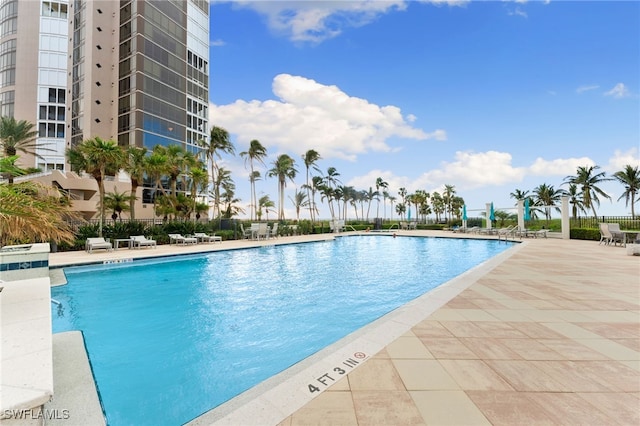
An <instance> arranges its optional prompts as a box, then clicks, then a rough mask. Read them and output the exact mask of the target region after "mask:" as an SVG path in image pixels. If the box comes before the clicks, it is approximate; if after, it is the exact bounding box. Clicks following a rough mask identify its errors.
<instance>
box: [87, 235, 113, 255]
mask: <svg viewBox="0 0 640 426" xmlns="http://www.w3.org/2000/svg"><path fill="white" fill-rule="evenodd" d="M94 249H105V250H107V251H111V250H113V245H112V244H111V243H110V242H109V241H106V240H105V239H104V238H102V237H99V238H87V241H86V243H85V250H87V251H88V252H89V253H92V252H93V250H94Z"/></svg>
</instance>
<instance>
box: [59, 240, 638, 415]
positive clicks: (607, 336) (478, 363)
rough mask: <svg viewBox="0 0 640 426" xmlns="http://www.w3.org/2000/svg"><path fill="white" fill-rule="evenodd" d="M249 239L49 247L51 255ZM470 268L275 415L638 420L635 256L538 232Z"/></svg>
mask: <svg viewBox="0 0 640 426" xmlns="http://www.w3.org/2000/svg"><path fill="white" fill-rule="evenodd" d="M404 233H407V232H406V231H405V232H403V234H404ZM408 233H409V234H412V235H431V236H443V235H446V236H450V237H460V236H461V235H458V234H453V233H446V234H443V233H442V232H419V231H410V232H408ZM462 236H464V235H462ZM311 239H313V238H312V237H295V238H284V239H283V238H281V239H279V240H278V241H277V242H278V243H284V242H293V241H307V240H311ZM273 242H274V241H267V242H260V243H259V244H272V243H273ZM254 244H255V242H246V241H244V242H239V241H225V242H224V243H223V244H210V245H207V246H205V245H198V246H193V247H178V248H176V247H167V246H163V247H159V248H158V249H142V250H126V249H125V250H118V251H114V252H108V253H94V254H91V255H88V254H86V253H84V252H80V253H73V254H71V253H56V254H52V255H51V259H50V261H51V264H52V265H62V264H69V263H84V262H87V261H91V262H95V261H98V262H102V261H103V260H110V261H113V260H118V259H122V260H127V259H128V258H132V257H140V256H150V255H167V254H170V253H173V254H175V253H176V252H187V251H189V252H190V251H194V252H195V251H202V250H217V249H230V248H242V247H247V246H249V245H254ZM470 279H472V280H473V282H472V283H471V285H470V286H469V287H467V288H466V289H465V290H463V291H462V292H461V293H459V294H458V295H457V296H455V297H454V298H453V299H451V300H449V301H448V303H446V304H445V305H444V306H442V307H440V308H439V309H437V310H436V311H435V312H433V313H432V314H430V315H428V316H427V317H426V318H422V319H419V320H418V321H417V322H416V324H415V325H414V326H413V327H412V328H410V331H408V332H406V333H404V334H403V335H401V337H399V338H397V339H395V340H393V339H392V341H391V340H390V343H389V344H388V346H386V347H385V348H384V349H383V350H382V351H380V352H378V353H377V354H375V355H374V356H373V357H371V358H370V359H368V360H367V361H366V362H364V363H363V364H362V365H361V366H359V367H358V368H356V369H355V370H353V372H351V373H350V374H348V375H346V376H343V377H344V378H343V379H342V380H340V381H337V382H335V384H333V385H332V386H330V387H328V388H327V390H326V391H324V392H322V393H320V394H319V395H318V396H317V397H316V398H314V399H312V400H311V401H310V402H308V403H307V404H306V405H303V406H302V408H299V409H297V411H295V412H293V411H291V412H289V413H288V414H287V415H288V417H286V418H285V419H284V420H282V421H281V423H279V424H280V425H282V426H299V425H340V426H343V425H345V426H346V425H359V426H363V425H425V424H426V425H447V424H449V425H482V424H494V425H501V424H504V425H531V424H562V425H573V424H575V425H586V424H588V425H596V424H597V425H616V424H622V425H638V424H640V257H637V256H627V255H626V254H625V249H624V248H621V247H609V246H600V245H598V243H597V242H593V241H566V240H558V239H533V240H529V241H527V243H526V245H525V246H523V247H521V248H520V249H519V250H518V251H517V252H516V253H515V254H513V255H512V256H511V257H509V258H508V259H507V260H506V261H504V262H502V263H501V264H499V265H498V266H496V267H495V268H494V269H492V270H490V271H488V272H487V273H485V274H483V275H482V274H481V275H480V276H479V277H476V276H474V277H473V278H470ZM381 338H382V337H381ZM267 417H268V418H272V417H273V416H271V417H269V416H267ZM283 417H284V416H282V417H280V418H281V419H282V418H283ZM251 418H252V419H253V422H252V423H251V424H256V425H262V424H268V423H270V424H276V423H278V421H279V420H278V421H276V422H270V421H265V420H264V418H263V417H262V416H261V415H260V413H255V412H254V413H253V417H251ZM265 418H266V417H265ZM261 419H263V420H262V421H261Z"/></svg>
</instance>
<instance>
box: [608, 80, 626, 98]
mask: <svg viewBox="0 0 640 426" xmlns="http://www.w3.org/2000/svg"><path fill="white" fill-rule="evenodd" d="M604 95H605V96H612V97H614V98H616V99H619V98H625V97H627V96H629V95H630V94H629V89H628V88H627V86H625V85H624V84H623V83H618V84H616V85H615V86H613V89H611V90H609V91H608V92H605V94H604Z"/></svg>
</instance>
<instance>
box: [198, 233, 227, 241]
mask: <svg viewBox="0 0 640 426" xmlns="http://www.w3.org/2000/svg"><path fill="white" fill-rule="evenodd" d="M193 236H194V237H196V238H197V239H198V241H200V242H203V243H204V242H205V241H206V242H208V243H213V242H216V241H217V242H219V243H222V237H220V236H218V235H216V234H213V235H207V234H205V233H204V232H196V233H194V234H193Z"/></svg>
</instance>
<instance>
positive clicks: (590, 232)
mask: <svg viewBox="0 0 640 426" xmlns="http://www.w3.org/2000/svg"><path fill="white" fill-rule="evenodd" d="M570 236H571V239H572V240H593V241H599V240H600V230H598V229H589V228H586V229H585V228H573V229H571V232H570Z"/></svg>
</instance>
